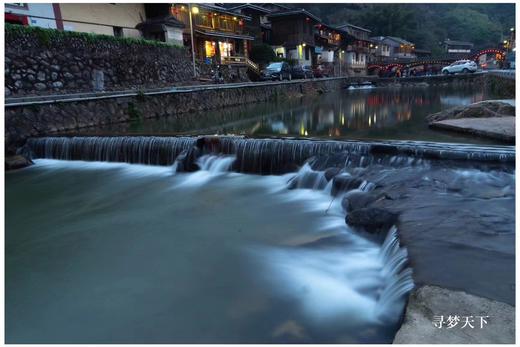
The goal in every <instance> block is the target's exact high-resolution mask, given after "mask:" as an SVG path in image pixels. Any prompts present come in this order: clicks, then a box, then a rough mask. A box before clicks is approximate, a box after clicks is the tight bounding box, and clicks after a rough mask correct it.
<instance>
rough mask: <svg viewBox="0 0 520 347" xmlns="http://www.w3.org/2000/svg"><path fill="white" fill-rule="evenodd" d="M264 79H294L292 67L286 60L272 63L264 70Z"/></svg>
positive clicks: (262, 77)
mask: <svg viewBox="0 0 520 347" xmlns="http://www.w3.org/2000/svg"><path fill="white" fill-rule="evenodd" d="M261 79H262V80H264V81H265V80H273V81H274V80H279V81H283V80H284V79H287V80H289V81H290V80H292V73H291V67H290V66H289V64H287V63H286V62H277V63H270V64H269V65H267V67H266V68H265V69H264V70H262V76H261Z"/></svg>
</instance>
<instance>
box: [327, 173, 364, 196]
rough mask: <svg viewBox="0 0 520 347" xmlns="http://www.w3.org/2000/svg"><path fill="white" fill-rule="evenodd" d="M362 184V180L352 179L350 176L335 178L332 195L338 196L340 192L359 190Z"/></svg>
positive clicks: (344, 175) (343, 175)
mask: <svg viewBox="0 0 520 347" xmlns="http://www.w3.org/2000/svg"><path fill="white" fill-rule="evenodd" d="M362 183H363V180H362V179H359V178H356V177H352V176H350V175H348V174H341V175H337V176H334V178H333V179H332V190H331V194H332V195H333V196H336V195H337V194H338V193H340V192H348V191H349V190H352V189H357V188H359V186H361V184H362Z"/></svg>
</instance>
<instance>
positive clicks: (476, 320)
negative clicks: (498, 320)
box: [433, 315, 489, 329]
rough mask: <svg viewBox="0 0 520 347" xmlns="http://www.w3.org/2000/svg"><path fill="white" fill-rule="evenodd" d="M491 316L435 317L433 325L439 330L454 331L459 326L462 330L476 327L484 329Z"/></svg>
mask: <svg viewBox="0 0 520 347" xmlns="http://www.w3.org/2000/svg"><path fill="white" fill-rule="evenodd" d="M488 318H489V316H459V315H453V316H452V315H449V316H433V325H434V326H435V327H436V328H438V329H442V328H446V329H453V328H455V327H456V326H458V327H459V328H460V329H464V328H470V329H474V328H475V327H477V328H480V329H482V328H483V327H484V325H486V324H487V323H488V322H487V319H488Z"/></svg>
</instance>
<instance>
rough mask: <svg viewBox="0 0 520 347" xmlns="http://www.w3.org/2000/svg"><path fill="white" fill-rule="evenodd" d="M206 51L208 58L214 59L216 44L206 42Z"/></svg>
mask: <svg viewBox="0 0 520 347" xmlns="http://www.w3.org/2000/svg"><path fill="white" fill-rule="evenodd" d="M204 50H205V53H206V58H213V57H214V56H215V42H213V41H204Z"/></svg>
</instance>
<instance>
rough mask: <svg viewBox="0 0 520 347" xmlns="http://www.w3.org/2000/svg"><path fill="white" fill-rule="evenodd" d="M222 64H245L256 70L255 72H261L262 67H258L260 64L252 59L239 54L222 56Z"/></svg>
mask: <svg viewBox="0 0 520 347" xmlns="http://www.w3.org/2000/svg"><path fill="white" fill-rule="evenodd" d="M222 64H223V65H245V66H247V67H248V68H250V69H252V70H254V71H255V72H259V71H260V69H259V68H258V65H257V64H255V63H254V62H252V61H251V60H249V59H247V58H246V57H239V56H229V57H222Z"/></svg>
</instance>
